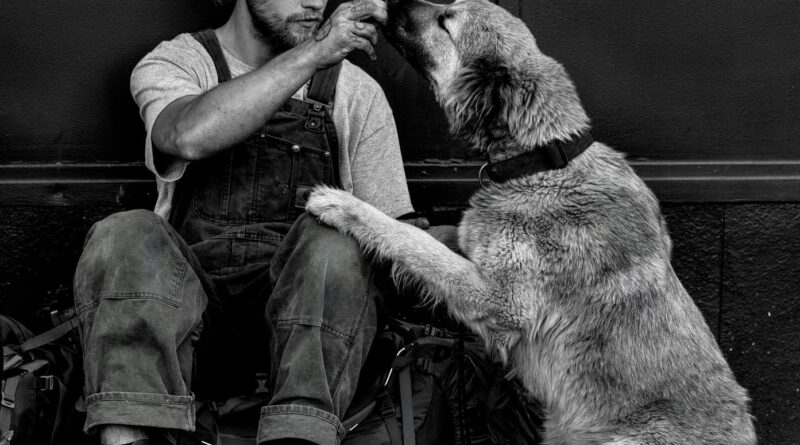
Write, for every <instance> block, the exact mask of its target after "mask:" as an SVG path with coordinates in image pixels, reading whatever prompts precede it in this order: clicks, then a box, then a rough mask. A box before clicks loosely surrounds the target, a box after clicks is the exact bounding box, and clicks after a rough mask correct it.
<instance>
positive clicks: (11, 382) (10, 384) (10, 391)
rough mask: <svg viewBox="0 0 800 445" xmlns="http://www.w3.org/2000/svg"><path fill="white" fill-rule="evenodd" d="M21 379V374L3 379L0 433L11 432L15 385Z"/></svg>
mask: <svg viewBox="0 0 800 445" xmlns="http://www.w3.org/2000/svg"><path fill="white" fill-rule="evenodd" d="M20 380H22V374H17V375H15V376H13V377H9V378H7V379H6V380H4V381H3V394H2V397H3V400H2V402H0V403H1V404H0V433H6V432H11V433H12V434H13V430H12V428H13V425H11V423H12V420H13V419H14V416H13V414H14V407H15V406H16V395H17V387H18V386H19V382H20Z"/></svg>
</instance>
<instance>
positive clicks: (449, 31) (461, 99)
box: [384, 0, 588, 152]
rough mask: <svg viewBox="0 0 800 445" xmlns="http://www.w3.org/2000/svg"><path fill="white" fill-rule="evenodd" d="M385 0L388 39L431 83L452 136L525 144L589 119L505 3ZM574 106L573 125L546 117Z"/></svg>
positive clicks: (492, 144)
mask: <svg viewBox="0 0 800 445" xmlns="http://www.w3.org/2000/svg"><path fill="white" fill-rule="evenodd" d="M439 1H441V0H439ZM388 6H389V22H388V24H387V26H386V28H385V29H384V32H385V34H386V36H387V38H388V40H389V41H390V42H391V43H392V44H393V45H394V46H395V47H396V48H397V49H398V50H399V51H400V52H401V54H403V56H404V57H405V58H406V59H408V60H409V62H411V64H412V65H413V66H414V67H415V68H416V69H417V70H418V71H419V72H420V73H421V74H422V75H423V76H424V77H425V78H426V79H427V80H428V81H429V82H430V83H431V85H432V87H433V91H434V93H435V95H436V98H437V100H438V102H439V104H440V105H441V106H442V108H443V109H444V111H445V114H446V115H447V117H448V120H449V121H450V125H451V130H452V132H453V133H454V134H455V135H456V136H458V137H461V138H462V139H465V140H467V141H468V142H470V143H472V145H473V146H476V147H478V148H480V149H482V150H485V151H488V152H492V151H494V150H497V149H506V150H507V149H508V148H509V147H515V146H516V147H532V146H535V145H537V144H540V143H544V142H547V141H549V140H550V139H552V138H556V137H566V136H568V135H569V133H571V132H573V131H575V130H576V128H567V127H582V126H583V127H585V126H587V125H588V119H587V118H586V116H585V113H584V112H583V109H582V108H581V107H580V102H579V101H578V100H577V94H576V93H575V91H574V87H573V86H572V83H571V81H570V80H569V78H568V77H567V75H566V72H564V70H563V68H562V67H561V65H559V64H558V63H557V62H555V61H554V60H552V59H550V58H549V57H547V56H545V55H544V54H542V53H541V52H540V51H539V49H538V47H537V45H536V40H535V39H534V37H533V35H532V34H531V32H530V30H529V29H528V27H527V26H526V25H525V23H524V22H522V20H520V19H518V18H517V17H514V16H513V15H512V14H511V13H509V12H508V11H506V10H505V9H503V8H501V7H499V6H497V5H495V4H493V3H491V2H489V1H488V0H456V1H455V2H453V3H449V4H440V3H431V2H428V1H424V0H388ZM573 103H574V105H577V107H573V106H572V104H573ZM573 108H575V109H573ZM559 110H562V111H567V113H566V114H565V113H561V112H560V111H559ZM573 111H574V114H575V115H576V116H577V121H576V122H569V124H575V123H577V125H565V126H564V129H563V131H562V129H561V128H558V127H559V126H560V124H555V125H554V124H551V123H550V122H548V120H549V118H550V117H551V116H550V115H551V114H553V115H554V116H553V117H558V116H555V114H564V115H568V114H569V113H571V112H573ZM548 127H551V128H548ZM577 129H582V128H577Z"/></svg>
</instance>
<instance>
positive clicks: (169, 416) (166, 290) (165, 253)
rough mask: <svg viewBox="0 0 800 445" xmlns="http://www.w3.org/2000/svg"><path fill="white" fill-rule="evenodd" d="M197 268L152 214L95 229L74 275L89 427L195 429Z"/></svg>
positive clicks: (200, 292) (115, 218)
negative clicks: (193, 385)
mask: <svg viewBox="0 0 800 445" xmlns="http://www.w3.org/2000/svg"><path fill="white" fill-rule="evenodd" d="M193 266H194V267H197V261H196V259H195V258H194V256H193V254H192V253H191V251H190V250H189V248H188V246H186V243H185V242H184V241H183V240H182V239H181V238H180V237H179V236H178V235H177V233H175V231H174V230H173V229H172V227H171V226H169V224H168V223H167V222H166V221H164V220H163V219H162V218H160V217H158V216H157V215H155V214H154V213H152V212H149V211H143V210H140V211H131V212H124V213H118V214H115V215H112V216H110V217H108V218H106V219H105V220H103V221H101V222H99V223H97V224H95V226H94V227H92V229H91V231H90V232H89V235H88V236H87V241H86V245H85V246H84V252H83V255H82V256H81V259H80V261H79V263H78V267H77V271H76V274H75V304H76V309H77V311H78V314H79V317H80V318H79V319H80V332H81V340H82V343H83V348H84V369H85V373H86V388H85V390H86V395H87V398H86V406H87V420H86V425H85V428H86V430H87V431H89V432H91V431H93V430H95V428H97V427H102V426H106V425H129V426H140V427H157V428H167V429H178V430H194V422H195V418H194V403H193V396H192V394H191V393H190V391H189V388H190V381H191V375H192V362H193V360H192V354H193V342H194V341H195V340H196V338H197V337H198V335H199V333H200V329H201V316H202V313H203V310H204V308H205V306H206V301H207V299H206V293H205V292H204V288H203V284H201V281H202V282H203V283H206V285H207V284H208V281H207V278H205V277H204V276H203V274H202V272H199V273H200V275H198V273H196V272H195V269H194V267H193ZM197 270H198V271H199V269H197Z"/></svg>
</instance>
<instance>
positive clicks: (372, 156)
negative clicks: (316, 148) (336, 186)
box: [351, 88, 414, 217]
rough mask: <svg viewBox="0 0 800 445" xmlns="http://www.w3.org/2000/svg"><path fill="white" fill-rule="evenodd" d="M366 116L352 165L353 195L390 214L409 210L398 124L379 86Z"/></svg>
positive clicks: (409, 203)
mask: <svg viewBox="0 0 800 445" xmlns="http://www.w3.org/2000/svg"><path fill="white" fill-rule="evenodd" d="M367 116H368V117H367V119H366V121H365V123H364V127H363V129H362V131H361V137H360V139H359V141H358V142H357V149H356V152H355V156H354V159H353V162H352V167H351V168H352V177H353V194H354V195H355V196H358V197H359V198H361V199H363V200H364V201H366V202H368V203H370V204H372V205H374V206H376V207H378V208H379V209H380V210H382V211H383V212H384V213H386V214H387V215H389V216H392V217H398V216H401V215H404V214H406V213H411V212H413V211H414V208H413V207H412V205H411V198H410V197H409V193H408V184H407V183H406V174H405V170H404V167H403V158H402V155H401V152H400V141H399V139H398V136H397V127H396V126H395V122H394V115H393V114H392V110H391V108H390V107H389V103H388V101H387V100H386V96H385V95H384V94H383V91H382V90H381V89H380V88H378V89H377V91H376V93H375V95H374V96H373V100H372V103H371V105H370V110H369V112H368V113H367Z"/></svg>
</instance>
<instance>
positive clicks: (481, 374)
mask: <svg viewBox="0 0 800 445" xmlns="http://www.w3.org/2000/svg"><path fill="white" fill-rule="evenodd" d="M359 380H360V381H359V385H358V388H357V390H356V394H355V396H354V398H353V401H352V403H351V405H350V408H349V409H348V411H347V413H346V414H345V416H343V417H344V418H343V419H342V424H343V426H344V428H345V430H346V431H347V435H346V436H345V439H344V442H343V443H342V445H535V444H538V443H541V435H540V429H541V418H542V414H541V410H540V408H539V406H538V405H537V404H536V403H535V402H534V401H532V400H529V399H528V398H527V397H526V396H525V391H524V389H523V388H522V386H521V385H520V384H519V383H518V382H517V381H515V380H512V379H510V378H509V377H508V376H507V373H506V372H505V369H503V367H502V366H500V365H499V364H496V363H494V362H492V361H491V360H490V359H489V357H488V355H487V353H486V351H485V348H484V345H483V342H482V341H481V340H480V339H479V338H478V336H477V335H475V334H473V333H468V332H466V331H465V330H463V329H457V330H454V329H445V328H441V327H436V326H434V325H431V324H415V323H410V322H408V321H403V320H400V319H395V318H389V320H388V322H387V323H386V326H385V328H384V329H383V331H382V332H381V333H380V334H379V335H378V337H377V338H376V339H375V343H374V344H373V347H372V348H371V349H370V353H369V355H368V357H367V359H366V365H365V367H364V369H363V370H362V372H361V377H360V379H359ZM268 401H269V397H268V394H266V393H256V394H254V395H251V396H247V397H235V398H231V399H228V400H225V401H223V402H220V403H214V402H199V403H198V410H197V417H196V419H197V421H196V426H197V430H196V431H195V432H194V433H186V434H185V435H184V436H182V438H181V442H180V443H181V444H182V445H186V444H193V445H200V444H213V445H255V437H256V428H257V425H258V418H259V415H260V408H261V407H262V406H264V405H265V404H266V403H267V402H268ZM405 419H413V421H406V420H405Z"/></svg>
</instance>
